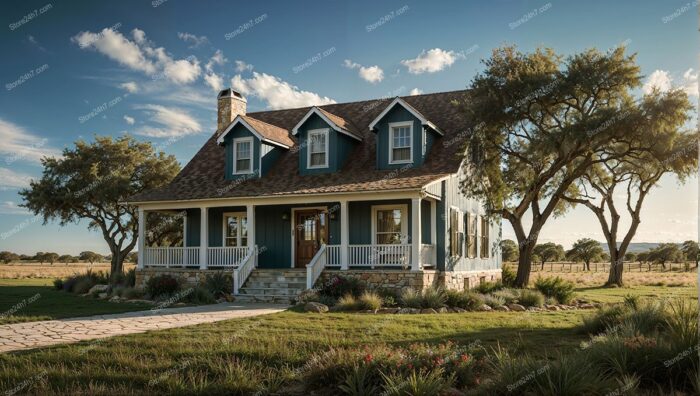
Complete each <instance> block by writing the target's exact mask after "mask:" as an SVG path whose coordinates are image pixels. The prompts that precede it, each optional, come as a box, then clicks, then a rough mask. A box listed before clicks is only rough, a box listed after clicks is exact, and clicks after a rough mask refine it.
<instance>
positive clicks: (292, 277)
mask: <svg viewBox="0 0 700 396" xmlns="http://www.w3.org/2000/svg"><path fill="white" fill-rule="evenodd" d="M304 289H306V270H305V269H255V270H253V272H252V273H251V274H250V276H249V277H248V280H246V282H245V284H244V285H243V287H241V289H240V290H239V295H238V296H236V300H238V301H244V302H270V303H272V302H275V303H292V302H293V301H294V298H295V297H296V296H298V295H299V293H301V292H302V291H304Z"/></svg>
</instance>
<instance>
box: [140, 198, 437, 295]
mask: <svg viewBox="0 0 700 396" xmlns="http://www.w3.org/2000/svg"><path fill="white" fill-rule="evenodd" d="M380 195H381V194H375V196H377V197H376V198H375V199H371V200H370V199H363V198H365V197H357V198H356V199H337V200H336V199H333V200H328V201H320V200H319V199H318V198H317V199H316V202H306V201H307V200H301V199H300V200H298V201H300V202H298V203H297V202H282V203H276V202H274V201H271V200H263V199H254V200H252V201H251V200H249V201H248V202H246V204H245V205H240V204H237V202H232V204H229V203H227V202H220V203H218V205H216V204H214V203H210V204H207V205H201V206H199V207H182V206H185V205H186V203H182V204H179V206H181V207H172V206H174V205H170V206H171V207H167V206H166V205H163V206H165V207H161V208H158V207H157V206H156V205H151V206H152V208H148V207H139V225H140V227H139V237H140V238H139V260H138V268H141V269H143V268H192V269H201V270H212V269H220V270H230V271H233V272H234V274H235V275H236V276H238V275H240V276H238V277H239V280H238V282H236V283H237V284H238V285H242V284H243V282H245V279H246V277H247V274H249V273H250V272H251V271H252V268H256V267H257V268H261V269H262V268H269V269H272V268H278V269H283V268H299V269H307V274H308V277H307V283H308V284H309V287H311V286H312V285H313V283H315V281H316V280H317V279H318V278H319V276H320V274H321V273H322V271H323V270H324V269H337V270H357V269H362V270H374V269H381V270H390V269H397V270H412V271H421V270H423V269H437V266H438V263H439V260H438V259H439V257H438V256H439V253H440V249H442V254H443V255H444V248H439V246H444V236H443V238H439V237H438V235H441V234H442V233H438V227H439V222H440V221H443V219H441V216H438V215H437V213H439V211H438V208H437V206H438V205H439V204H440V202H439V200H438V199H436V198H435V197H433V196H430V195H426V194H425V193H423V194H418V193H415V194H414V195H413V196H410V195H409V196H406V195H408V194H404V195H396V194H394V195H391V194H386V195H387V196H386V197H385V198H384V199H382V197H381V196H380ZM377 198H379V199H377ZM309 200H310V199H309ZM266 201H267V202H266ZM251 202H252V203H251ZM258 202H259V203H260V204H258ZM150 212H157V213H161V214H163V213H166V214H167V215H169V216H172V217H174V218H178V219H179V220H178V221H180V223H179V226H181V227H182V238H181V239H182V241H181V243H180V244H178V245H175V246H172V245H171V246H157V245H154V244H153V243H151V244H148V245H146V244H144V245H142V243H144V242H143V241H146V240H147V238H146V235H147V233H149V232H151V230H152V229H154V228H157V227H159V226H160V225H159V224H149V221H150V219H151V218H152V217H153V216H149V213H150ZM147 219H149V220H147ZM443 229H444V222H443ZM441 239H442V240H441ZM443 257H444V256H443ZM236 276H234V281H235V280H236V279H235V278H236Z"/></svg>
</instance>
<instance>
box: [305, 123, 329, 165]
mask: <svg viewBox="0 0 700 396" xmlns="http://www.w3.org/2000/svg"><path fill="white" fill-rule="evenodd" d="M328 131H329V129H328V128H321V129H310V130H308V131H307V132H306V142H307V144H306V169H325V168H328V156H329V155H330V153H329V149H328V148H329V147H330V142H329V139H330V134H329V133H328ZM311 135H324V137H325V139H324V141H325V143H326V144H325V146H326V147H325V148H324V150H325V151H326V162H325V163H324V164H323V165H314V166H312V165H311Z"/></svg>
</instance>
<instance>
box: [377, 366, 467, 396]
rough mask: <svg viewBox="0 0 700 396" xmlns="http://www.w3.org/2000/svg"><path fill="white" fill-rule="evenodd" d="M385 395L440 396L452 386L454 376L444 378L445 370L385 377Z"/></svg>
mask: <svg viewBox="0 0 700 396" xmlns="http://www.w3.org/2000/svg"><path fill="white" fill-rule="evenodd" d="M382 377H383V378H384V393H383V394H384V395H387V396H432V395H439V394H441V393H442V392H444V391H445V390H447V389H448V388H450V387H451V386H452V383H453V382H454V377H453V376H448V377H444V376H443V370H442V369H437V370H432V371H427V370H425V371H419V372H416V371H413V372H412V373H411V374H410V375H409V376H408V377H404V376H403V375H400V374H392V375H385V374H383V373H382Z"/></svg>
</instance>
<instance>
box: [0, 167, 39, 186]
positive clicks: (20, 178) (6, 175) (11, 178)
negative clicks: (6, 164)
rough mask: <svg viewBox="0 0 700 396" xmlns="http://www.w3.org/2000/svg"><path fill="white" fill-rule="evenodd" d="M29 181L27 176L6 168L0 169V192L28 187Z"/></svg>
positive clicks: (29, 178)
mask: <svg viewBox="0 0 700 396" xmlns="http://www.w3.org/2000/svg"><path fill="white" fill-rule="evenodd" d="M31 179H32V178H31V177H30V176H29V175H25V174H22V173H17V172H15V171H13V170H11V169H8V168H0V190H9V189H19V188H24V187H28V186H29V182H30V181H31Z"/></svg>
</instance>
